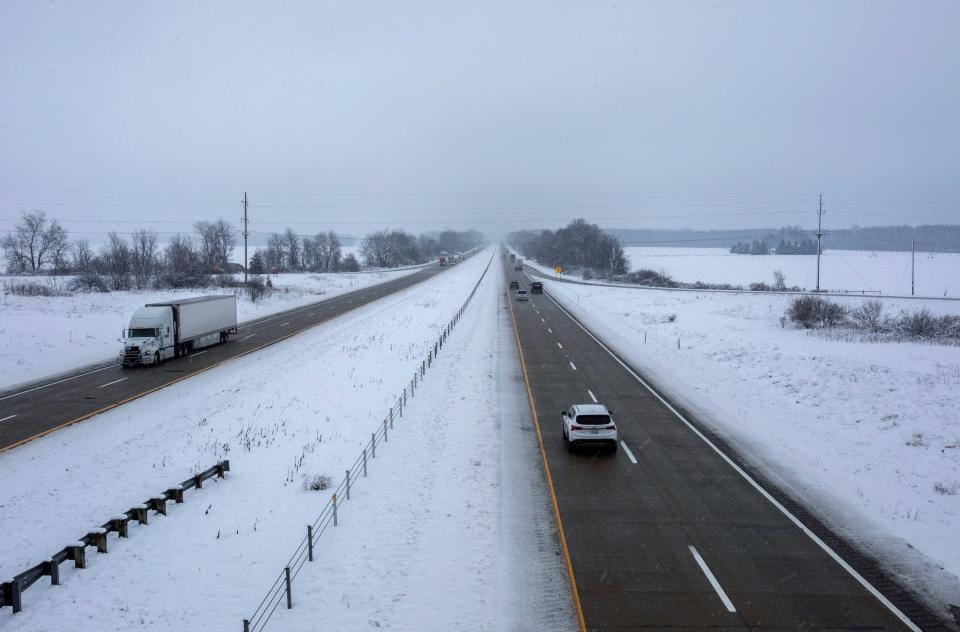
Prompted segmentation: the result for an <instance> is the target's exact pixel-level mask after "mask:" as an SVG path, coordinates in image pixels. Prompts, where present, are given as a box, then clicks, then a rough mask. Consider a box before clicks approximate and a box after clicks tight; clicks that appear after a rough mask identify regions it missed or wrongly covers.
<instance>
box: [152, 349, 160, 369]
mask: <svg viewBox="0 0 960 632" xmlns="http://www.w3.org/2000/svg"><path fill="white" fill-rule="evenodd" d="M153 365H154V366H160V352H159V351H157V352H156V353H154V354H153Z"/></svg>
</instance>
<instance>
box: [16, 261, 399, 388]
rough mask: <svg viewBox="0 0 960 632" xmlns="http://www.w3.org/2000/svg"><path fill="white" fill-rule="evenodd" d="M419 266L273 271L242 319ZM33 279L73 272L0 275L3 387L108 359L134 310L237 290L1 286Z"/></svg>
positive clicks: (244, 304)
mask: <svg viewBox="0 0 960 632" xmlns="http://www.w3.org/2000/svg"><path fill="white" fill-rule="evenodd" d="M413 272H416V269H408V270H398V271H381V272H365V273H358V274H345V273H344V274H316V273H305V274H292V273H291V274H274V275H271V277H270V278H271V280H272V282H273V284H274V287H275V288H277V289H278V290H279V291H277V292H274V293H273V294H271V295H270V296H269V297H266V298H264V299H262V300H261V301H258V302H257V303H252V302H250V300H249V299H247V298H246V297H245V296H244V295H243V294H240V295H239V296H238V298H239V300H238V301H237V311H238V316H239V318H240V320H241V321H247V320H253V319H256V318H260V317H262V316H267V315H269V314H273V313H276V312H279V311H283V310H286V309H291V308H294V307H298V306H300V305H305V304H307V303H312V302H315V301H320V300H323V299H326V298H330V297H333V296H336V295H338V294H343V293H344V292H349V291H351V290H355V289H357V288H362V287H367V286H370V285H374V284H378V283H384V282H386V281H390V280H391V279H396V278H398V277H400V276H404V275H407V274H412V273H413ZM6 282H9V283H25V282H36V283H40V284H44V285H49V286H51V287H54V288H61V289H62V288H65V287H67V286H68V283H69V278H68V277H46V276H44V277H26V276H17V277H0V356H2V357H3V359H4V361H3V362H2V363H0V388H2V387H7V386H12V385H14V384H19V383H22V382H26V381H29V380H34V379H37V378H40V377H44V376H46V375H50V374H54V373H60V372H63V371H66V370H68V369H71V368H75V367H78V366H84V365H87V364H93V363H98V362H108V361H110V360H111V359H113V358H115V357H116V355H117V353H118V352H119V350H120V344H121V343H120V336H121V334H122V333H123V330H124V329H125V328H126V326H127V323H128V322H129V321H130V315H131V314H132V313H133V311H134V310H135V309H137V308H138V307H142V306H143V305H144V304H146V303H154V302H160V301H165V300H171V299H174V298H182V297H185V296H198V295H201V294H225V293H231V292H234V291H235V290H233V289H221V288H210V289H207V290H145V291H124V292H110V293H107V294H96V293H75V294H73V295H72V296H54V297H39V296H18V295H15V294H7V293H5V292H3V284H4V283H6Z"/></svg>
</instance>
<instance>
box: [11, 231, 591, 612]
mask: <svg viewBox="0 0 960 632" xmlns="http://www.w3.org/2000/svg"><path fill="white" fill-rule="evenodd" d="M489 255H490V250H487V251H485V252H484V253H481V254H479V255H477V256H475V257H473V258H472V259H470V260H468V261H467V262H465V263H464V264H463V265H461V266H458V267H457V268H455V269H452V270H450V271H448V272H445V273H444V274H442V275H439V276H437V277H434V278H433V279H430V280H428V281H426V282H424V283H423V284H419V285H417V286H414V287H413V288H410V289H409V290H407V291H406V292H404V293H401V294H397V295H393V296H391V297H388V298H385V299H382V300H380V301H377V302H375V303H373V304H371V305H367V306H364V307H362V308H359V309H357V310H356V311H354V312H351V313H350V314H347V315H344V316H342V317H340V318H337V319H335V320H333V321H330V322H329V323H327V324H325V325H324V326H323V327H321V328H315V329H312V330H310V331H309V332H305V333H303V334H301V335H299V336H297V337H296V338H294V339H292V340H290V341H286V342H282V343H279V344H277V345H274V346H271V347H270V348H268V349H265V350H263V351H260V352H258V353H256V354H253V355H250V356H246V357H244V358H240V359H237V360H234V361H231V362H228V363H226V364H224V365H223V366H221V367H218V368H215V369H212V370H210V371H208V372H205V373H203V374H201V375H198V376H196V377H194V378H192V379H191V380H189V381H188V382H184V383H181V384H177V385H174V386H171V387H168V388H166V389H163V390H161V391H159V392H157V393H154V394H151V395H149V396H146V397H144V398H142V399H140V400H137V401H134V402H131V403H129V404H127V405H125V406H123V407H121V408H118V409H116V410H112V411H109V412H107V413H104V414H102V415H99V416H97V417H94V418H93V419H91V420H89V421H87V422H84V423H81V424H78V425H75V426H72V427H70V428H66V429H64V430H61V431H59V432H56V433H54V434H51V435H49V436H47V437H43V438H41V439H38V440H36V441H34V442H31V443H29V444H26V445H24V446H21V447H19V448H16V449H14V450H12V451H10V452H6V453H3V454H0V477H2V478H3V480H4V485H3V486H0V507H2V510H0V533H2V534H3V537H2V538H0V576H2V577H6V576H9V575H12V574H13V573H15V572H18V571H19V570H21V569H22V568H25V567H27V566H29V565H32V564H34V563H36V562H37V561H39V560H42V559H44V558H45V557H46V556H47V555H49V554H50V553H51V552H52V551H55V550H58V549H59V548H60V547H62V546H63V545H64V544H65V543H67V542H69V541H72V540H74V539H75V538H76V537H77V536H79V535H81V534H83V533H85V532H86V530H87V529H89V528H90V527H92V526H94V525H97V524H99V523H100V522H102V521H103V520H105V519H106V518H108V517H110V516H111V515H114V514H116V513H117V512H118V511H122V510H124V509H126V508H127V507H129V506H131V504H133V503H138V502H142V501H143V500H144V499H145V498H146V497H148V496H149V495H150V494H152V493H157V492H160V491H162V490H164V489H166V488H167V487H168V486H169V485H170V484H172V483H176V482H178V481H180V480H182V479H184V478H185V477H186V476H188V475H189V474H191V473H193V472H194V471H197V470H198V469H202V468H205V467H208V466H209V465H211V464H212V463H214V462H216V461H217V460H219V459H221V458H224V457H227V458H229V459H230V461H231V469H232V471H231V473H230V474H228V476H227V478H226V480H224V481H219V482H217V483H216V484H207V485H205V486H204V489H203V490H200V491H190V492H187V497H186V502H185V503H184V504H182V505H175V506H174V505H171V507H170V515H168V516H167V517H157V518H153V519H152V520H151V524H150V525H149V526H147V527H137V526H131V532H130V538H129V540H123V541H120V540H116V539H114V538H113V536H111V540H110V546H111V549H110V553H109V554H108V555H96V554H95V553H93V551H92V550H89V551H90V552H89V553H88V556H89V557H88V563H89V568H88V569H87V570H83V571H75V570H73V569H71V568H69V565H67V564H65V565H64V566H63V567H62V569H63V570H62V573H61V581H62V586H59V587H51V586H49V585H48V583H47V582H44V581H41V582H39V583H38V584H36V585H35V586H33V587H32V588H31V589H29V590H28V591H26V592H25V593H24V611H23V612H22V613H21V614H19V615H16V616H13V615H11V613H10V610H9V608H6V609H3V610H0V629H4V630H23V631H29V630H54V629H70V630H97V631H100V630H129V629H132V628H140V627H148V628H153V629H164V630H168V629H183V630H237V629H239V628H240V624H241V619H242V618H243V617H244V616H247V615H249V614H250V612H252V611H253V609H254V608H255V607H256V605H257V604H258V603H259V602H260V599H261V598H262V597H263V595H264V594H265V593H266V591H267V590H268V589H269V588H270V585H271V583H272V582H273V580H274V578H275V577H276V575H277V574H278V573H279V572H280V571H281V570H282V567H283V565H284V563H285V562H286V560H287V559H288V557H289V556H290V554H291V553H292V552H293V549H294V548H295V547H296V545H297V543H298V542H299V540H300V539H301V538H302V537H303V535H304V532H305V525H306V524H308V522H312V520H313V519H314V517H315V516H316V514H317V513H318V512H319V511H320V508H321V507H322V506H323V504H324V503H325V502H326V501H327V499H328V495H329V490H327V491H326V492H323V491H307V490H305V489H304V486H303V481H304V479H305V478H306V477H311V476H313V475H324V474H325V475H329V476H330V477H331V478H332V483H333V485H336V484H337V483H338V482H339V478H340V477H341V476H342V473H343V472H344V470H345V469H346V467H348V466H349V465H350V464H351V463H352V462H353V460H354V459H355V458H356V456H357V455H358V454H359V452H360V450H361V448H362V447H363V445H364V443H365V442H366V441H367V440H368V439H369V436H370V432H371V431H372V430H373V429H374V427H375V426H376V425H377V424H378V423H379V422H380V420H381V419H382V418H383V415H384V414H385V412H386V411H387V409H388V407H389V406H390V404H392V402H393V401H394V399H395V398H396V396H397V394H398V392H400V390H401V389H402V387H403V386H404V385H405V384H406V383H407V382H408V380H409V379H410V377H411V376H412V374H413V371H414V370H415V368H416V367H417V366H419V363H420V360H421V359H422V358H423V357H424V356H425V355H426V352H427V348H428V346H430V345H432V343H433V341H434V340H435V339H436V337H437V335H438V333H439V331H440V330H441V329H442V327H443V326H444V325H445V324H446V322H447V321H448V320H449V318H450V316H451V315H452V314H453V312H454V311H455V310H456V309H457V307H459V305H460V304H461V303H462V301H463V300H464V299H465V298H466V296H467V294H468V293H469V292H470V290H471V289H472V287H473V283H474V282H475V280H476V279H477V278H478V277H479V275H480V273H481V271H482V270H483V268H484V266H485V265H486V264H487V261H488V260H489ZM491 271H492V272H494V273H491V274H488V275H487V278H486V280H485V281H484V283H483V284H482V285H481V288H480V290H479V291H478V293H477V295H476V297H475V298H474V299H473V302H472V303H471V305H470V307H469V309H468V311H467V313H466V315H465V317H464V318H463V319H462V320H461V322H460V324H459V325H458V326H457V328H456V329H455V330H454V332H453V334H452V336H451V338H450V340H449V342H448V344H447V345H446V346H445V347H444V349H443V351H442V352H441V354H440V356H439V357H438V360H437V361H436V362H435V363H434V364H433V367H432V368H431V369H430V370H429V371H428V373H427V375H426V379H425V381H424V382H423V383H422V384H421V387H420V388H419V389H418V390H417V394H416V397H414V398H413V399H410V400H408V407H407V409H406V410H405V414H404V417H403V418H402V419H399V420H398V421H397V423H396V426H395V429H394V431H392V432H391V433H390V440H389V443H387V444H385V445H382V446H381V447H379V448H378V450H377V457H376V460H375V461H373V460H371V462H370V475H369V477H368V478H366V479H361V480H360V481H357V482H356V483H355V485H354V487H353V493H352V498H351V500H350V501H347V502H345V503H344V504H343V505H342V506H341V510H340V526H339V527H337V528H333V529H332V530H328V531H327V533H325V534H324V535H323V537H322V538H321V539H320V540H319V541H318V543H317V561H315V562H313V563H312V564H308V565H307V566H305V567H304V569H303V571H302V572H301V574H300V576H299V577H297V579H296V581H295V582H294V585H293V595H294V604H295V607H294V609H293V610H291V611H287V610H286V609H285V608H283V607H281V608H280V609H279V610H278V611H277V612H276V614H275V615H274V620H273V621H271V627H270V628H269V629H276V630H316V629H330V630H354V629H368V628H377V627H384V628H392V629H397V630H413V629H416V630H452V629H469V630H488V629H489V630H495V629H508V628H512V629H535V628H539V629H551V630H562V629H565V628H567V629H569V628H570V627H571V623H572V622H573V617H572V611H571V605H570V603H569V594H570V592H569V588H568V587H567V586H566V585H565V575H564V571H563V568H562V562H561V559H562V558H561V557H560V556H559V555H558V554H557V546H558V545H557V538H556V535H555V532H554V525H553V519H552V516H551V514H550V513H549V501H548V500H547V499H546V498H545V497H544V494H545V493H546V491H545V483H544V481H543V472H542V470H541V468H540V464H539V462H538V460H537V458H536V456H537V452H536V449H537V448H536V445H535V444H534V443H533V435H532V433H531V432H530V428H529V426H530V423H531V422H530V415H529V412H528V409H527V407H526V400H525V398H524V395H523V391H522V390H521V386H520V385H521V382H520V377H519V367H518V366H517V360H516V356H515V351H514V348H513V347H512V339H510V338H509V336H508V335H507V334H508V330H507V328H506V326H505V322H504V320H503V318H504V313H503V306H502V304H501V301H502V298H501V296H502V292H501V291H500V290H501V287H502V286H501V283H502V276H501V275H499V274H496V273H495V269H493V268H492V269H491ZM524 426H527V427H526V428H525V427H524ZM10 472H16V473H17V476H15V477H11V476H8V475H7V474H8V473H10Z"/></svg>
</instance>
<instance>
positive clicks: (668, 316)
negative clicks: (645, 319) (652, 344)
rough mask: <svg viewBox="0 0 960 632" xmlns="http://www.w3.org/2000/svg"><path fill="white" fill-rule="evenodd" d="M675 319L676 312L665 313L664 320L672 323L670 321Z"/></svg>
mask: <svg viewBox="0 0 960 632" xmlns="http://www.w3.org/2000/svg"><path fill="white" fill-rule="evenodd" d="M676 319H677V315H676V314H667V318H666V322H668V323H672V322H673V321H675V320H676Z"/></svg>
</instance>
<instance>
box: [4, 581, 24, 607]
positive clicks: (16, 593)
mask: <svg viewBox="0 0 960 632" xmlns="http://www.w3.org/2000/svg"><path fill="white" fill-rule="evenodd" d="M2 588H3V605H4V606H10V607H11V608H13V611H14V613H17V612H20V610H22V607H21V603H20V582H18V581H17V580H13V581H9V582H4V584H3V586H2Z"/></svg>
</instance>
